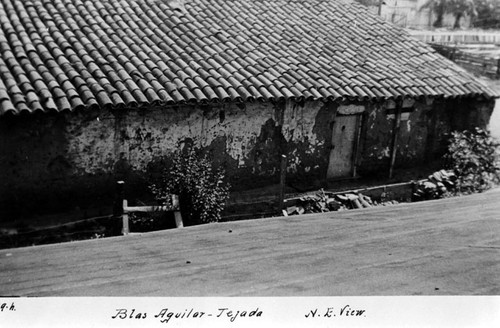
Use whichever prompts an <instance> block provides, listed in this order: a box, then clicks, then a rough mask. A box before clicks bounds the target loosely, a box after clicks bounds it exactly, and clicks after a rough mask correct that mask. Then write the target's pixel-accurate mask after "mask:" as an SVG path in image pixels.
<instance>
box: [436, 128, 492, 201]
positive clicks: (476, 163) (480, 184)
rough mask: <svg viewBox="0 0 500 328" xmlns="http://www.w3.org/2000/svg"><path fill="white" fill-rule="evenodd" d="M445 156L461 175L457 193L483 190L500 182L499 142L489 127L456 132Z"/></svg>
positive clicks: (451, 166)
mask: <svg viewBox="0 0 500 328" xmlns="http://www.w3.org/2000/svg"><path fill="white" fill-rule="evenodd" d="M445 158H446V160H447V162H448V166H449V168H450V169H452V170H453V171H454V172H455V175H456V176H457V181H456V192H457V193H465V194H468V193H473V192H482V191H484V190H487V189H490V188H492V187H493V186H495V185H498V184H499V182H500V161H499V143H498V141H497V140H495V139H494V138H492V137H491V134H490V132H489V131H487V130H482V129H479V128H476V129H475V131H472V132H471V131H463V132H453V133H452V138H451V140H450V144H449V146H448V153H447V155H446V156H445Z"/></svg>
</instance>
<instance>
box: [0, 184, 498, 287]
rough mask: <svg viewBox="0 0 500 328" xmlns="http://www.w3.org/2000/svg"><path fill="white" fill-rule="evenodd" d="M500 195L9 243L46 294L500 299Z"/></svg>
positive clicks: (17, 265) (8, 280) (14, 263)
mask: <svg viewBox="0 0 500 328" xmlns="http://www.w3.org/2000/svg"><path fill="white" fill-rule="evenodd" d="M498 272H500V191H493V192H489V193H485V194H478V195H473V196H466V197H460V198H453V199H445V200H439V201H430V202H424V203H413V204H404V205H394V206H389V207H378V208H372V209H364V210H351V211H344V212H330V213H325V214H312V215H303V216H292V217H281V218H271V219H260V220H249V221H240V222H228V223H218V224H209V225H203V226H196V227H188V228H184V229H175V230H167V231H161V232H154V233H147V234H142V235H131V236H127V237H114V238H107V239H100V240H99V239H98V240H90V241H81V242H73V243H66V244H58V245H47V246H36V247H27V248H20V249H7V250H1V251H0V290H1V294H2V295H4V296H7V295H22V296H25V295H37V296H58V295H66V296H70V295H77V296H97V295H102V296H201V295H209V296H233V295H238V296H254V295H255V296H270V295H273V296H281V295H291V296H299V295H338V296H342V295H456V294H460V295H473V294H486V295H499V294H500V276H499V275H498Z"/></svg>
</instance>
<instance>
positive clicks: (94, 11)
mask: <svg viewBox="0 0 500 328" xmlns="http://www.w3.org/2000/svg"><path fill="white" fill-rule="evenodd" d="M0 55H1V57H0V115H2V114H4V113H7V112H12V113H14V114H16V113H20V112H23V111H28V112H33V111H37V110H40V111H50V110H57V111H63V110H75V109H79V108H89V107H95V106H98V107H101V108H106V107H113V108H122V107H135V106H151V105H154V106H156V105H165V104H176V103H177V104H183V103H203V104H204V103H207V102H226V101H258V100H260V101H270V100H282V99H290V98H296V99H359V100H367V99H376V98H384V99H385V98H396V97H404V96H413V97H418V96H437V97H445V98H446V97H466V96H473V95H475V96H477V95H479V96H482V97H486V98H493V97H498V96H499V95H498V94H497V93H496V92H495V91H493V90H491V89H489V88H487V87H486V86H484V85H483V84H481V83H480V82H478V81H477V80H475V79H474V78H473V77H472V76H471V75H469V74H468V73H466V72H465V71H464V70H463V69H461V68H459V67H458V66H456V65H455V64H453V63H452V62H450V61H448V60H447V59H445V58H443V57H441V56H440V55H438V54H437V53H436V52H435V51H434V50H432V48H430V47H429V46H427V45H426V44H424V43H422V42H419V41H417V40H415V39H413V38H412V37H410V36H409V35H408V34H407V33H406V32H405V31H404V30H402V29H400V28H398V27H395V26H393V25H391V24H390V23H387V22H385V21H383V20H382V19H381V18H379V17H378V16H376V15H373V14H372V13H370V12H369V11H368V10H367V9H366V8H365V7H363V6H361V5H359V4H357V3H353V2H351V1H349V0H335V1H333V0H330V1H325V0H259V1H256V0H231V1H229V0H119V1H118V0H101V1H81V0H51V1H47V0H0Z"/></svg>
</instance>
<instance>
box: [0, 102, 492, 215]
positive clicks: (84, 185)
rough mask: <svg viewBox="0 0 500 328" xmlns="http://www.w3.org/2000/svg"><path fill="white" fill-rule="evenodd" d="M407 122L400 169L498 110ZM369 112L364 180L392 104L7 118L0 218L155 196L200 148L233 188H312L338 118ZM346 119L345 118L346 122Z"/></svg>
mask: <svg viewBox="0 0 500 328" xmlns="http://www.w3.org/2000/svg"><path fill="white" fill-rule="evenodd" d="M403 105H404V107H405V106H406V108H405V109H404V110H403V114H402V116H401V118H402V120H401V125H400V131H399V138H398V151H397V156H396V165H398V166H411V165H415V164H418V163H422V162H424V161H425V160H426V158H427V157H428V154H429V153H431V154H438V153H439V152H442V150H443V144H445V142H444V141H445V140H446V135H445V133H447V132H450V131H451V130H453V129H464V128H470V127H472V126H475V125H479V126H481V125H482V126H484V125H486V123H487V120H488V118H489V115H491V111H492V109H493V103H492V102H473V101H458V100H455V101H447V102H438V101H435V102H424V101H410V102H407V103H404V104H403ZM352 110H355V111H360V110H364V112H363V114H362V128H361V131H360V138H359V149H358V153H359V156H358V162H357V163H356V164H357V168H358V171H357V172H358V173H360V174H362V175H369V174H371V173H372V172H381V171H382V172H383V171H384V170H386V169H387V167H388V164H389V156H390V152H391V138H392V133H393V128H394V119H395V115H394V109H393V105H391V104H390V103H375V104H372V103H352V104H349V103H347V104H342V105H339V104H337V103H330V102H322V101H310V102H303V103H296V102H292V101H287V102H286V103H285V102H283V103H279V104H270V103H247V104H244V105H242V104H220V105H217V106H187V105H186V106H179V107H169V108H150V109H120V110H115V111H106V110H102V111H97V110H94V111H80V112H76V113H70V112H66V113H58V114H50V113H49V114H41V113H37V114H33V115H21V116H5V117H2V118H1V119H0V172H1V173H0V174H1V177H0V217H1V218H2V219H3V220H5V218H6V217H9V216H23V215H24V216H29V215H33V214H37V213H43V212H50V211H55V210H65V209H67V208H73V207H76V206H78V207H79V208H86V207H92V206H97V205H96V204H108V205H111V203H112V199H113V193H114V181H116V180H118V179H125V180H127V184H128V186H129V190H128V192H129V195H130V197H133V196H134V195H135V194H136V195H138V196H139V195H140V194H141V193H144V192H146V191H147V184H148V182H149V179H151V177H153V176H155V174H156V175H157V174H158V170H159V168H161V166H162V165H163V163H165V159H168V157H169V155H170V154H171V152H172V151H174V150H176V149H178V148H179V147H180V146H181V145H182V143H183V142H192V143H194V144H195V145H196V146H198V147H200V148H202V149H204V150H205V151H206V152H207V153H209V154H210V155H211V156H212V158H213V160H214V162H215V163H216V164H217V165H220V166H223V167H225V168H226V170H227V173H228V177H229V179H230V180H231V183H232V185H233V188H234V189H236V190H237V189H245V188H253V187H258V186H263V185H266V184H273V183H277V182H278V181H279V168H280V158H281V154H286V155H287V156H288V163H287V181H288V182H289V183H290V184H292V185H293V184H294V183H296V182H300V183H302V184H309V185H314V184H315V183H317V182H318V181H323V180H325V178H326V172H327V168H328V160H329V153H330V149H331V148H330V145H331V138H332V124H333V121H334V118H335V115H336V113H337V112H338V113H340V114H344V115H345V114H349V113H347V112H346V111H352ZM344 112H345V113H344Z"/></svg>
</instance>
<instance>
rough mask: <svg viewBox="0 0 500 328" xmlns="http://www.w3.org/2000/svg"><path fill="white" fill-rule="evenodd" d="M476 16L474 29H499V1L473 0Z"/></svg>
mask: <svg viewBox="0 0 500 328" xmlns="http://www.w3.org/2000/svg"><path fill="white" fill-rule="evenodd" d="M474 4H475V6H476V11H477V16H476V19H475V20H474V27H479V28H484V29H490V28H495V29H498V28H500V0H474Z"/></svg>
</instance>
